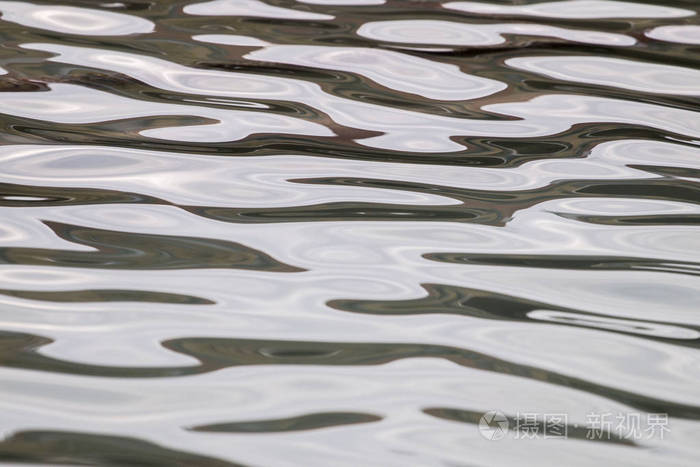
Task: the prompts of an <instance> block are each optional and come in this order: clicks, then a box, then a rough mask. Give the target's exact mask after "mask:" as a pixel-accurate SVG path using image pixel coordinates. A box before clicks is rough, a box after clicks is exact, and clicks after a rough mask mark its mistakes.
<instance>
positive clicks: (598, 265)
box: [423, 253, 700, 276]
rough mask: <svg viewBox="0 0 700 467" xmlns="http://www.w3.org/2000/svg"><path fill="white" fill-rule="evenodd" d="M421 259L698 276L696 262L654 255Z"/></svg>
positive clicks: (699, 269) (434, 256) (441, 256)
mask: <svg viewBox="0 0 700 467" xmlns="http://www.w3.org/2000/svg"><path fill="white" fill-rule="evenodd" d="M423 257H424V258H425V259H429V260H431V261H441V262H445V263H454V264H482V265H492V266H514V267H523V268H547V269H572V270H575V269H579V270H589V271H595V270H607V271H663V272H669V273H674V274H689V275H693V276H697V275H700V263H696V262H692V261H674V260H666V259H654V258H637V257H620V256H596V255H523V254H496V253H426V254H424V255H423Z"/></svg>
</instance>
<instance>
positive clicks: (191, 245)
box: [0, 221, 303, 272]
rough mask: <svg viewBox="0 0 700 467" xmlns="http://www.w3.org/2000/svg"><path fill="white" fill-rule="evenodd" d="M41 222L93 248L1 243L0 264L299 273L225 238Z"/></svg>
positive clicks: (65, 238) (260, 252) (296, 269)
mask: <svg viewBox="0 0 700 467" xmlns="http://www.w3.org/2000/svg"><path fill="white" fill-rule="evenodd" d="M44 224H45V225H46V226H47V227H49V228H50V229H51V230H53V231H54V232H55V233H56V235H57V236H58V237H60V238H62V239H64V240H67V241H69V242H72V243H76V244H78V245H85V246H89V247H92V248H94V249H95V250H96V251H73V250H60V249H47V248H25V247H4V248H0V264H26V265H35V266H62V267H77V268H100V269H132V270H137V269H150V270H158V269H199V268H207V269H209V268H233V269H252V270H257V271H268V272H300V271H303V269H301V268H297V267H294V266H290V265H288V264H284V263H282V262H280V261H277V260H276V259H274V258H272V257H271V256H270V255H267V254H266V253H263V252H262V251H259V250H256V249H254V248H250V247H247V246H244V245H241V244H240V243H235V242H229V241H225V240H218V239H212V238H203V237H184V236H177V235H154V234H143V233H132V232H120V231H115V230H104V229H95V228H90V227H81V226H77V225H70V224H62V223H59V222H49V221H44Z"/></svg>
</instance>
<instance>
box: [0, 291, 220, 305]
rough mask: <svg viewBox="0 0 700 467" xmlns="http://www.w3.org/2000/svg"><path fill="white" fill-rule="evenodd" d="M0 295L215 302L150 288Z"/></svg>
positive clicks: (69, 300)
mask: <svg viewBox="0 0 700 467" xmlns="http://www.w3.org/2000/svg"><path fill="white" fill-rule="evenodd" d="M0 295H7V296H9V297H16V298H23V299H26V300H40V301H46V302H59V303H91V302H145V303H171V304H183V305H213V304H214V303H216V302H213V301H211V300H208V299H206V298H201V297H194V296H192V295H183V294H176V293H169V292H153V291H150V290H118V289H90V290H60V291H43V290H10V289H0Z"/></svg>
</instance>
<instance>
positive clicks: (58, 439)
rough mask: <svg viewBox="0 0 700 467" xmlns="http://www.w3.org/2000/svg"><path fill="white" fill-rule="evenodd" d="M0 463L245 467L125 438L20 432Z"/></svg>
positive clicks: (0, 446)
mask: <svg viewBox="0 0 700 467" xmlns="http://www.w3.org/2000/svg"><path fill="white" fill-rule="evenodd" d="M0 461H2V462H7V463H13V464H14V463H17V464H47V465H105V466H126V465H133V466H136V465H138V466H144V467H145V466H148V467H156V466H158V467H160V466H165V465H169V466H174V467H191V466H195V465H196V466H202V467H236V466H239V467H242V464H237V463H233V462H228V461H224V460H222V459H216V458H214V457H209V456H204V455H200V454H193V453H189V452H187V451H181V450H177V449H170V448H166V447H164V446H160V445H158V444H155V443H152V442H149V441H143V440H140V439H137V438H131V437H126V436H112V435H101V434H95V433H89V432H78V431H50V430H36V431H20V432H17V433H14V434H12V435H11V436H10V437H8V438H6V439H4V440H2V441H0Z"/></svg>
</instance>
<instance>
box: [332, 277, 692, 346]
mask: <svg viewBox="0 0 700 467" xmlns="http://www.w3.org/2000/svg"><path fill="white" fill-rule="evenodd" d="M540 267H544V266H540ZM649 270H657V269H649ZM421 287H423V289H425V291H426V292H427V293H428V295H427V296H426V297H422V298H415V299H409V300H357V299H335V300H331V301H329V302H328V303H327V305H328V306H330V307H331V308H334V309H337V310H341V311H349V312H352V313H363V314H372V315H389V316H405V315H425V314H438V315H439V314H451V315H461V316H471V317H474V318H481V319H495V320H501V321H523V322H529V323H540V324H547V325H552V324H559V325H565V326H575V327H582V328H587V329H597V330H604V331H608V332H616V333H620V334H626V335H630V336H635V337H641V338H645V339H651V340H656V341H660V342H665V343H668V344H673V345H680V346H686V347H694V348H700V326H693V325H689V324H682V325H674V326H669V325H668V324H667V323H662V322H658V321H648V320H641V319H630V318H621V317H615V316H609V315H603V314H599V313H591V312H586V311H582V310H577V309H573V308H567V307H561V306H557V305H553V304H551V303H543V302H538V301H535V300H529V299H526V298H522V297H515V296H512V295H506V294H501V293H497V292H491V291H488V290H480V289H473V288H467V287H457V286H452V285H446V284H421ZM669 330H672V331H671V332H670V333H669Z"/></svg>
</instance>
